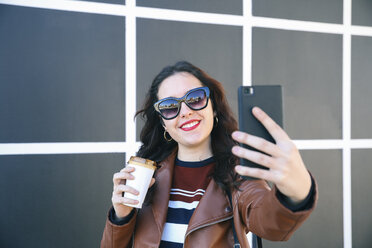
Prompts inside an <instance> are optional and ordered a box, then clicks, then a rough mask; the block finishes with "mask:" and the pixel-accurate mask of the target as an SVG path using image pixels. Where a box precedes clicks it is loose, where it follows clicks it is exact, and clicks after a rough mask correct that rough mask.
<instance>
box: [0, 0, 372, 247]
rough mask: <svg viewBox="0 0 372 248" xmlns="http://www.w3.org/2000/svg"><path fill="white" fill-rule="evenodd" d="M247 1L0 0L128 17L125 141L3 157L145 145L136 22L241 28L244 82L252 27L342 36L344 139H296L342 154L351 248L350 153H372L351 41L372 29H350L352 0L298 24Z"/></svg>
mask: <svg viewBox="0 0 372 248" xmlns="http://www.w3.org/2000/svg"><path fill="white" fill-rule="evenodd" d="M242 1H243V15H228V14H215V13H205V12H193V11H181V10H170V9H159V8H148V7H138V6H136V1H135V0H126V4H125V5H124V4H108V3H97V2H87V1H69V0H0V4H6V5H14V6H23V7H31V8H44V9H52V10H60V11H73V12H82V13H92V14H103V15H113V16H123V17H125V22H126V24H125V28H126V31H125V33H126V35H125V42H126V45H125V46H126V60H125V61H126V63H125V68H123V69H125V72H126V78H125V80H126V87H125V99H126V106H125V110H126V123H125V124H126V142H60V143H0V155H30V154H71V153H75V154H76V153H127V155H128V156H131V155H134V154H135V152H136V151H137V150H138V148H139V146H140V145H141V144H140V143H139V142H137V141H136V124H135V121H133V116H134V113H135V111H136V109H135V107H136V106H135V104H133V103H135V102H136V71H137V68H136V18H148V19H159V20H169V21H182V22H193V23H208V24H216V25H232V26H241V27H242V28H243V42H242V43H243V47H242V49H243V61H242V65H243V67H242V68H243V75H242V76H243V77H242V78H243V82H244V84H245V85H251V81H252V28H253V27H261V28H272V29H280V30H293V31H303V32H319V33H329V34H341V35H342V36H343V51H342V52H343V55H342V56H343V57H342V58H343V62H342V67H343V68H342V69H343V74H342V80H343V82H342V87H343V89H342V99H343V100H342V116H343V117H342V137H343V138H342V139H335V140H329V139H328V140H327V139H325V140H315V139H312V140H294V142H295V144H296V145H297V147H298V148H299V149H300V150H323V149H326V150H330V149H339V150H342V154H343V159H342V161H343V162H342V163H343V164H342V169H343V179H342V180H343V221H344V223H343V236H344V240H343V242H344V247H345V248H351V247H352V219H351V215H352V211H351V150H352V149H372V139H352V138H351V115H350V111H351V94H350V92H351V37H352V36H368V37H372V27H367V26H357V25H352V23H351V15H352V0H343V24H330V23H324V22H312V21H299V20H288V19H278V18H269V17H259V16H253V15H252V2H251V0H242Z"/></svg>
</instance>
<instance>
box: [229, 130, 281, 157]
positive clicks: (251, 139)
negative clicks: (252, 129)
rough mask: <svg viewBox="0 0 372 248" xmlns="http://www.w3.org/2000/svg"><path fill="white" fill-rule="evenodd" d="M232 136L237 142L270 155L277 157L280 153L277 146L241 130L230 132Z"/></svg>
mask: <svg viewBox="0 0 372 248" xmlns="http://www.w3.org/2000/svg"><path fill="white" fill-rule="evenodd" d="M232 137H233V139H234V140H236V141H237V142H239V143H244V144H246V145H249V146H251V147H253V148H256V149H257V150H259V151H262V152H264V153H266V154H269V155H271V156H274V157H277V156H279V155H280V154H281V151H280V149H279V147H278V146H277V145H275V144H273V143H271V142H269V141H267V140H265V139H263V138H260V137H257V136H254V135H250V134H247V133H245V132H241V131H235V132H233V133H232Z"/></svg>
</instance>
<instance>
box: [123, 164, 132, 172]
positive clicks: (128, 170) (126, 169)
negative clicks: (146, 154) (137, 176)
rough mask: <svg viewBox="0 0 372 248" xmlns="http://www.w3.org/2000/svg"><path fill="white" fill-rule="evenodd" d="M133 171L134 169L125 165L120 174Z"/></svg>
mask: <svg viewBox="0 0 372 248" xmlns="http://www.w3.org/2000/svg"><path fill="white" fill-rule="evenodd" d="M135 170H136V168H134V167H132V166H128V165H127V166H125V167H124V168H123V169H121V171H120V172H133V171H135Z"/></svg>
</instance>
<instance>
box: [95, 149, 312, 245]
mask: <svg viewBox="0 0 372 248" xmlns="http://www.w3.org/2000/svg"><path fill="white" fill-rule="evenodd" d="M174 159H175V154H173V155H171V156H169V157H168V158H167V159H166V160H164V161H163V162H162V163H160V165H161V168H160V169H158V171H157V173H156V175H155V178H156V182H157V184H158V185H157V187H156V189H155V193H154V198H153V203H152V205H150V206H143V208H142V209H141V210H140V211H137V210H136V213H135V215H134V216H133V217H132V218H131V220H130V221H129V222H128V223H127V224H124V225H122V226H118V225H115V224H113V223H111V222H110V220H109V219H107V220H106V225H105V229H104V232H103V237H102V241H101V248H114V247H115V248H116V247H135V248H145V247H158V246H159V243H160V239H161V236H162V232H163V227H164V224H165V220H166V216H167V209H168V201H169V193H170V188H171V184H172V175H173V166H174ZM240 189H241V191H233V194H232V202H233V204H232V205H233V207H232V208H231V205H230V202H229V199H228V197H227V196H226V194H225V193H224V192H223V190H222V189H221V188H220V187H219V186H218V185H217V184H216V183H215V181H214V180H213V179H212V180H211V182H210V183H209V185H208V187H207V189H206V191H205V193H204V196H203V197H202V198H201V200H200V202H199V205H198V206H197V208H196V209H195V211H194V214H193V216H192V217H191V219H190V222H189V225H188V228H187V232H186V236H185V241H184V247H185V248H189V247H203V248H204V247H214V248H218V247H221V248H222V247H224V248H225V247H233V242H234V238H233V233H232V225H231V223H232V222H231V221H232V218H234V225H235V230H236V232H237V236H238V239H239V242H240V245H241V247H244V248H248V247H249V244H248V241H247V238H246V233H248V232H249V231H251V232H253V233H255V234H257V235H258V236H260V237H262V238H264V239H268V240H278V241H279V240H280V241H284V240H288V239H289V237H290V236H291V235H292V234H293V233H294V232H295V230H297V228H298V227H299V226H300V225H301V224H302V223H303V222H304V221H305V220H306V218H307V217H308V216H309V215H310V213H311V211H312V210H313V209H314V207H315V205H316V201H317V200H316V199H317V188H316V190H315V194H316V196H315V198H314V199H315V201H314V204H313V206H312V208H311V209H309V210H305V211H299V212H292V211H291V210H289V209H287V208H286V207H285V206H283V205H282V204H281V203H280V202H279V200H278V199H277V197H276V195H275V192H276V188H275V187H274V188H273V189H272V190H271V189H270V188H269V186H268V185H267V184H266V182H264V181H263V180H256V181H246V182H244V183H243V184H242V185H241V187H240ZM232 209H233V210H232Z"/></svg>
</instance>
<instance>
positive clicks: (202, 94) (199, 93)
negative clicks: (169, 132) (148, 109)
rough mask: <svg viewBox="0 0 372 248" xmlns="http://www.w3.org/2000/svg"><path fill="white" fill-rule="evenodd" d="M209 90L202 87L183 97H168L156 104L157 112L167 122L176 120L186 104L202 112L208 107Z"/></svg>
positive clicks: (190, 91)
mask: <svg viewBox="0 0 372 248" xmlns="http://www.w3.org/2000/svg"><path fill="white" fill-rule="evenodd" d="M208 99H209V88H208V87H200V88H195V89H192V90H189V91H188V92H187V93H186V94H185V95H184V96H183V97H181V98H175V97H167V98H164V99H161V100H159V101H157V102H156V103H155V104H154V108H155V110H156V111H157V112H158V113H159V114H160V115H161V117H163V118H164V119H166V120H171V119H173V118H176V117H177V115H178V114H179V113H180V109H181V103H182V102H184V103H185V104H186V105H187V106H188V107H189V108H190V109H192V110H201V109H203V108H205V107H207V105H208Z"/></svg>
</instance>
